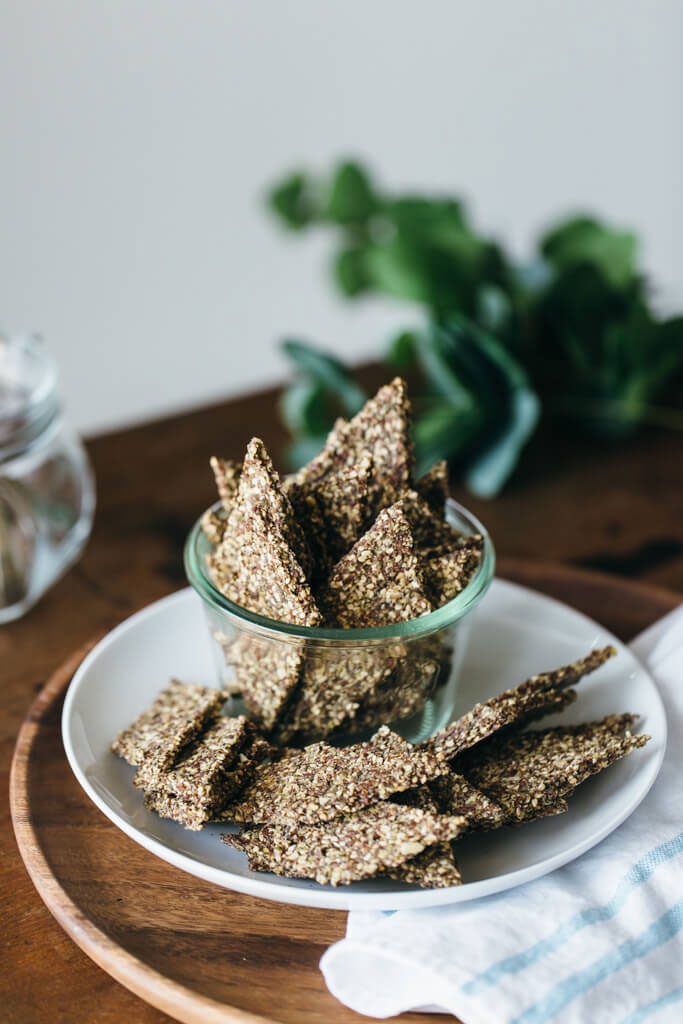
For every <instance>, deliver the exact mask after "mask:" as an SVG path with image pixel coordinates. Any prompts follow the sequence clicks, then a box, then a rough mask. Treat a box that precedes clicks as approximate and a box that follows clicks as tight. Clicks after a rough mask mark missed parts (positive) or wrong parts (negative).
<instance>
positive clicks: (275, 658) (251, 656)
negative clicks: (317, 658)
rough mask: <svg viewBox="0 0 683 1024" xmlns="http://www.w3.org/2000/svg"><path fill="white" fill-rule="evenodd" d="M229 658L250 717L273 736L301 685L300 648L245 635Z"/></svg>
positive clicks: (301, 661) (238, 640) (293, 644)
mask: <svg viewBox="0 0 683 1024" xmlns="http://www.w3.org/2000/svg"><path fill="white" fill-rule="evenodd" d="M227 656H228V658H229V660H230V663H231V664H232V665H233V667H234V671H235V681H236V686H237V688H238V689H239V692H240V693H241V694H242V698H243V700H244V703H245V705H246V707H247V710H248V711H249V714H250V715H251V717H252V718H253V719H254V720H255V721H256V722H257V723H258V724H259V725H260V726H261V728H262V729H264V730H265V731H266V732H270V730H271V729H272V728H273V726H274V725H275V723H276V722H277V721H278V719H279V717H280V716H281V714H282V712H283V710H284V709H285V707H286V706H287V703H288V702H289V700H290V699H291V697H292V695H293V693H294V692H295V690H296V687H297V684H298V682H299V678H300V675H301V670H302V666H303V653H302V648H301V645H299V644H295V643H291V644H286V643H279V642H277V641H273V640H267V639H261V638H260V637H256V636H252V635H251V634H249V633H243V634H241V635H240V636H238V637H237V639H236V640H235V642H234V643H233V644H232V645H231V647H230V650H229V653H228V655H227Z"/></svg>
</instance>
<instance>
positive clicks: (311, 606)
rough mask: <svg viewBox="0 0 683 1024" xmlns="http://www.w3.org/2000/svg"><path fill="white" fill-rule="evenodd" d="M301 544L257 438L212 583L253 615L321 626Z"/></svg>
mask: <svg viewBox="0 0 683 1024" xmlns="http://www.w3.org/2000/svg"><path fill="white" fill-rule="evenodd" d="M303 545H305V539H304V538H303V534H302V533H301V530H300V528H299V527H298V524H297V523H296V522H295V520H294V512H293V510H292V506H291V503H290V502H289V499H288V498H287V497H286V495H285V494H284V492H283V491H282V489H281V487H280V486H279V482H278V479H277V474H276V473H275V470H274V469H273V466H272V463H271V461H270V458H269V456H268V453H267V452H266V450H265V447H264V445H263V442H262V441H259V439H258V438H254V439H253V440H252V441H251V442H250V444H249V447H248V448H247V455H246V457H245V460H244V463H243V465H242V473H241V475H240V482H239V488H238V493H237V499H236V501H235V504H234V505H233V508H232V511H231V513H230V515H229V517H228V522H227V526H226V530H225V535H224V538H223V542H222V544H221V545H220V547H219V548H218V549H217V551H216V552H214V554H213V555H212V556H211V558H210V562H209V565H210V569H211V572H212V575H213V578H214V582H215V583H216V585H217V587H218V588H219V589H220V590H221V591H222V592H223V593H224V594H225V595H226V597H228V598H230V600H232V601H234V602H235V603H236V604H239V605H241V606H242V607H244V608H248V609H249V610H250V611H253V612H256V613H258V614H260V615H265V616H268V617H269V618H272V619H278V620H280V621H282V622H288V623H292V624H293V625H299V626H316V625H319V623H320V621H321V616H320V612H319V611H318V608H317V607H316V603H315V600H314V598H313V594H312V592H311V588H310V585H309V583H308V580H307V579H306V575H305V572H304V569H303V567H302V564H301V561H300V559H299V557H298V555H297V550H298V551H299V555H300V554H301V551H302V550H303ZM295 548H296V549H295Z"/></svg>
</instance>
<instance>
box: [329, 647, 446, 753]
mask: <svg viewBox="0 0 683 1024" xmlns="http://www.w3.org/2000/svg"><path fill="white" fill-rule="evenodd" d="M451 654H452V651H451V649H450V647H449V646H448V645H447V644H446V643H444V642H443V641H442V640H441V639H440V637H438V636H436V635H434V634H432V635H431V636H426V637H421V638H419V639H417V640H411V641H410V642H409V643H408V644H407V646H406V648H405V654H404V656H403V657H401V658H400V659H399V660H398V662H397V664H396V667H395V668H394V670H393V671H392V672H391V674H390V675H389V676H387V677H386V679H384V680H382V681H380V683H379V685H378V686H376V687H375V688H373V689H372V690H370V692H369V693H367V694H366V696H365V697H364V698H363V699H362V700H361V702H360V705H359V707H358V709H357V711H356V713H355V715H354V716H353V718H351V719H349V720H348V721H346V722H344V723H342V731H344V732H347V733H351V734H355V733H358V732H365V731H367V730H368V729H373V728H374V729H376V728H377V727H378V726H380V725H382V724H383V723H385V722H387V721H400V720H402V719H405V718H410V717H411V716H412V715H414V714H416V713H417V712H418V711H419V710H420V709H421V708H422V707H424V704H425V701H426V700H427V699H428V698H429V696H430V695H431V694H432V692H433V690H434V689H435V687H436V686H437V685H438V680H439V678H440V676H441V675H443V677H444V678H448V674H449V672H450V668H451V664H450V659H451Z"/></svg>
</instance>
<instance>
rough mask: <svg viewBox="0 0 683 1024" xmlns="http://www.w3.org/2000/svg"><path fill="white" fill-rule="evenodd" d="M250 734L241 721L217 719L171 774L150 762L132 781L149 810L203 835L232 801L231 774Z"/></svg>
mask: <svg viewBox="0 0 683 1024" xmlns="http://www.w3.org/2000/svg"><path fill="white" fill-rule="evenodd" d="M252 728H253V726H250V725H249V723H248V722H247V719H246V718H244V717H243V716H242V717H239V718H219V719H218V721H217V722H215V723H214V724H213V725H211V726H209V728H208V729H207V730H206V731H205V732H204V733H203V734H202V735H201V736H200V737H199V738H198V739H197V740H196V741H195V742H194V743H193V744H192V746H191V747H190V748H189V749H188V750H187V751H185V752H184V753H183V755H182V756H181V757H180V758H179V760H178V761H177V762H176V764H175V765H174V766H173V767H172V768H171V769H170V770H164V769H163V767H162V766H161V765H160V764H159V763H158V761H157V759H156V758H154V757H150V758H147V759H146V760H145V761H143V763H142V764H141V765H140V767H139V768H138V770H137V773H136V775H135V779H134V784H135V785H136V786H137V787H138V789H142V790H143V791H144V793H145V797H146V801H145V802H146V803H147V806H148V807H150V808H151V809H152V810H155V811H156V812H157V813H158V814H160V815H161V817H164V818H173V819H174V820H175V821H178V822H180V824H182V825H184V826H185V827H186V828H190V829H200V828H201V827H202V825H204V824H205V823H206V822H207V821H209V820H210V819H211V818H212V817H213V815H214V814H215V813H216V812H217V811H218V810H220V808H221V807H222V805H223V804H224V803H225V802H226V801H227V800H228V799H229V797H231V796H232V795H234V792H235V789H234V780H233V779H232V778H231V774H230V771H229V769H230V768H231V767H232V765H233V764H234V763H235V762H236V761H237V758H238V755H239V753H240V750H241V749H242V748H243V747H244V745H245V743H246V740H247V738H248V736H249V735H250V730H251V729H252Z"/></svg>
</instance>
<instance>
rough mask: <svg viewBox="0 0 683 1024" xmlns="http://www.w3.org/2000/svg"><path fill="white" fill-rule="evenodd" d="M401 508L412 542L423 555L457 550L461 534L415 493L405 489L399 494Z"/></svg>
mask: <svg viewBox="0 0 683 1024" xmlns="http://www.w3.org/2000/svg"><path fill="white" fill-rule="evenodd" d="M400 500H401V507H402V509H403V511H404V513H405V515H406V518H407V519H408V522H409V523H410V527H411V530H412V532H413V541H414V544H415V547H416V548H418V550H420V551H422V552H424V553H425V555H428V556H429V555H434V554H445V553H446V552H448V551H450V550H451V549H452V548H457V547H458V546H459V543H460V541H461V540H462V537H463V535H462V533H461V532H460V530H456V528H455V527H454V526H451V524H450V523H449V522H447V521H446V520H445V519H444V517H443V513H441V514H439V513H436V512H435V511H434V510H433V509H432V508H430V506H429V505H428V504H427V502H426V501H425V500H424V498H422V497H421V496H420V495H419V494H418V493H417V491H414V490H410V489H407V490H405V491H403V492H402V493H401V497H400Z"/></svg>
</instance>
